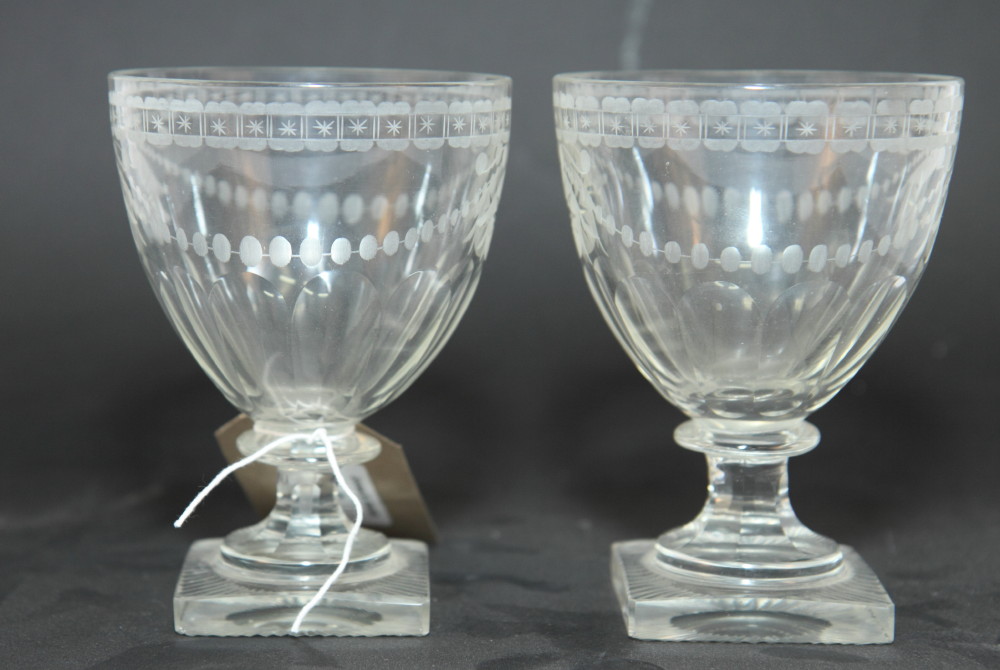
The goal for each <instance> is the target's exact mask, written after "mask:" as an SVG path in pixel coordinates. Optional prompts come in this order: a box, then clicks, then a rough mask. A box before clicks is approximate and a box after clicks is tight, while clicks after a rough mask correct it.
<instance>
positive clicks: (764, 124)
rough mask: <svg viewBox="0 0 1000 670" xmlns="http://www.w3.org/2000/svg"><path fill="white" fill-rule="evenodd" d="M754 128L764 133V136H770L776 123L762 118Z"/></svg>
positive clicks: (760, 133)
mask: <svg viewBox="0 0 1000 670" xmlns="http://www.w3.org/2000/svg"><path fill="white" fill-rule="evenodd" d="M753 129H754V130H755V131H757V134H758V135H763V136H764V137H770V136H771V132H772V131H773V130H774V124H773V123H771V122H770V121H765V120H764V119H761V120H760V121H758V122H757V125H755V126H754V127H753Z"/></svg>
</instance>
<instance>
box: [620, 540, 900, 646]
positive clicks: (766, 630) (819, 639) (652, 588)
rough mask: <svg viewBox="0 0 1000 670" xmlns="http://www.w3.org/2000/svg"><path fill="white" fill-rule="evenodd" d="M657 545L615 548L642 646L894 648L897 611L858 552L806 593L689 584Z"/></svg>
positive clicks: (704, 581)
mask: <svg viewBox="0 0 1000 670" xmlns="http://www.w3.org/2000/svg"><path fill="white" fill-rule="evenodd" d="M654 544H655V541H654V540H631V541H628V542H618V543H616V544H614V545H612V547H611V554H612V555H611V579H612V581H613V583H614V587H615V592H616V594H617V596H618V602H619V604H620V605H621V608H622V615H623V616H624V617H625V625H626V627H627V628H628V634H629V635H630V636H632V637H634V638H639V639H642V640H675V641H685V640H687V641H701V642H795V643H819V644H886V643H889V642H892V639H893V625H894V620H895V608H894V606H893V604H892V600H890V599H889V595H888V594H887V593H886V592H885V589H884V588H883V587H882V584H881V583H880V582H879V580H878V577H876V576H875V573H874V572H872V570H871V568H869V567H868V566H867V565H866V564H865V562H864V561H863V560H861V557H860V556H858V554H857V552H855V551H854V550H853V549H851V548H850V547H847V546H841V550H842V551H843V554H844V565H843V567H842V568H841V569H840V570H839V571H838V574H837V575H835V576H831V577H830V578H826V579H823V580H817V581H814V582H810V583H808V584H805V585H802V586H795V585H791V586H790V585H788V583H787V582H786V583H785V585H780V584H779V585H770V584H765V585H763V586H746V585H741V584H739V582H737V581H735V580H731V579H724V578H720V579H712V578H708V577H690V578H689V577H687V576H686V575H684V574H682V573H680V572H676V571H674V570H670V569H669V568H664V567H660V566H659V565H657V564H656V563H655V560H656V559H655V555H654V549H653V547H654Z"/></svg>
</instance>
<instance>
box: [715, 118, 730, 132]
mask: <svg viewBox="0 0 1000 670" xmlns="http://www.w3.org/2000/svg"><path fill="white" fill-rule="evenodd" d="M732 130H733V127H732V125H730V123H729V122H728V121H719V122H718V123H716V124H715V134H716V135H728V134H729V133H730V132H731V131H732Z"/></svg>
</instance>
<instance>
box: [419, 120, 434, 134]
mask: <svg viewBox="0 0 1000 670" xmlns="http://www.w3.org/2000/svg"><path fill="white" fill-rule="evenodd" d="M432 130H434V119H432V118H431V117H429V116H422V117H420V132H422V133H429V132H431V131H432Z"/></svg>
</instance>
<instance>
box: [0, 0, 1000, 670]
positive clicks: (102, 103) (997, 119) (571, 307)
mask: <svg viewBox="0 0 1000 670" xmlns="http://www.w3.org/2000/svg"><path fill="white" fill-rule="evenodd" d="M998 38H1000V3H997V2H995V1H994V0H984V1H982V2H972V1H952V2H940V1H933V2H932V1H929V0H893V1H883V2H872V1H871V0H868V1H865V2H859V1H856V0H849V1H846V0H838V1H837V2H822V3H821V2H811V1H806V0H798V1H791V0H789V1H781V2H778V1H768V2H763V1H761V2H744V1H737V0H701V1H699V2H665V1H654V2H642V1H638V2H610V1H605V2H601V1H598V0H573V1H571V0H559V1H538V0H536V1H530V0H509V1H507V2H492V3H484V2H404V1H403V0H399V1H377V2H376V1H369V2H364V3H361V2H358V3H340V2H316V1H312V2H283V3H277V2H274V3H256V2H232V1H226V2H194V1H191V0H182V1H176V0H175V1H170V2H167V1H164V2H85V3H84V2H34V3H30V4H29V3H20V4H16V5H15V4H11V3H7V4H4V5H3V6H2V7H0V203H2V205H3V209H2V216H3V225H2V227H0V230H2V233H0V239H2V246H0V249H2V260H0V268H2V275H0V277H2V281H0V286H2V289H3V293H2V296H3V298H2V300H3V301H2V310H3V311H2V315H3V316H2V320H0V328H2V330H0V333H2V345H3V346H2V347H0V356H2V362H0V375H2V382H0V393H2V405H0V407H2V410H0V412H2V414H0V416H2V424H0V429H2V430H0V436H2V440H3V446H2V454H3V461H2V467H0V658H2V659H3V660H2V661H0V664H2V665H3V666H4V667H9V668H142V667H165V668H222V667H239V668H256V667H260V668H285V667H287V668H293V667H294V668H311V667H340V668H361V667H372V668H395V667H421V668H422V667H435V668H473V667H475V668H481V669H484V670H487V669H494V668H609V669H610V668H656V667H660V668H671V667H680V668H733V667H740V668H742V667H747V668H750V667H776V668H800V667H827V666H839V665H845V666H852V667H855V666H861V667H863V666H865V665H869V666H872V667H898V668H915V667H926V668H941V667H947V668H980V667H983V668H985V667H1000V646H998V642H1000V623H998V609H1000V577H998V567H1000V565H998V558H997V557H998V556H1000V505H998V503H1000V493H998V487H997V486H996V481H997V471H998V465H1000V439H998V437H1000V435H998V433H1000V431H998V421H997V412H998V404H997V392H996V387H997V382H998V381H1000V354H998V342H1000V328H998V320H997V314H998V299H997V291H996V289H997V266H998V263H1000V232H998V231H1000V226H998V225H997V221H996V205H995V203H996V199H997V197H998V192H1000V188H998V177H1000V172H998V171H997V169H996V168H995V164H996V161H997V157H998V156H1000V130H998V129H1000V96H998V82H997V78H996V71H997V67H998V64H1000V47H998ZM217 64H267V65H351V66H395V67H399V66H407V67H425V68H445V69H462V70H474V71H487V72H498V73H503V74H508V75H511V76H513V78H514V98H515V105H514V117H513V118H514V121H513V123H514V127H513V136H512V142H511V150H510V163H509V169H508V174H507V182H506V187H505V190H504V194H503V199H502V203H501V206H500V211H499V214H498V221H497V226H496V235H495V238H494V243H493V247H492V250H491V253H490V258H489V262H488V263H487V266H486V271H485V274H484V276H483V280H482V284H481V286H480V289H479V292H478V294H477V296H476V299H475V300H474V301H473V304H472V306H471V308H470V309H469V311H468V313H467V315H466V317H465V319H464V321H463V323H462V325H461V326H460V327H459V329H458V331H457V332H456V333H455V336H454V337H453V339H452V341H451V342H450V344H449V345H448V346H447V347H446V348H445V350H444V352H443V353H442V354H441V356H440V357H439V359H438V360H437V361H436V362H435V363H434V364H433V365H432V366H431V368H430V369H428V371H427V372H426V373H425V374H424V375H423V377H422V378H421V379H420V380H419V381H418V382H417V383H416V384H415V385H414V386H413V387H412V388H411V389H410V390H409V391H408V392H407V393H406V394H405V395H404V396H403V397H402V398H401V399H400V400H398V401H397V402H396V403H394V404H393V405H391V406H390V407H387V408H386V409H385V410H383V411H381V412H380V413H378V414H377V415H375V416H374V417H372V419H371V420H370V424H371V425H372V426H374V427H375V428H377V429H379V430H381V431H383V432H385V433H387V434H388V435H390V436H392V437H395V438H397V439H398V440H400V441H402V442H403V443H404V445H405V446H406V448H407V451H408V453H409V456H410V459H411V463H412V466H413V469H414V471H415V473H416V475H417V477H418V479H419V481H420V482H421V484H422V487H423V489H424V493H425V495H426V497H427V499H428V500H429V502H430V505H431V508H432V509H433V511H434V513H435V516H436V519H437V522H438V524H439V527H440V530H441V533H442V541H441V542H440V543H439V544H438V545H437V546H436V547H435V548H434V549H433V550H432V553H431V561H432V568H431V577H432V592H433V597H434V603H433V622H432V628H431V635H430V636H429V637H427V638H421V639H301V640H294V639H238V640H233V639H212V638H201V639H194V638H184V637H180V636H176V635H174V634H173V632H172V621H171V595H172V590H173V585H174V580H175V579H176V575H177V571H178V569H179V567H180V562H181V560H182V557H183V555H184V553H185V551H186V549H187V547H188V545H189V544H190V542H191V541H193V540H194V539H196V538H199V537H205V536H211V535H220V534H223V533H225V532H228V531H229V530H232V529H233V528H235V527H237V526H238V525H244V524H246V523H249V522H250V521H251V520H252V517H251V514H250V512H249V509H248V507H247V505H246V503H245V501H244V500H243V499H242V497H241V494H240V493H239V491H238V489H237V488H236V487H235V486H234V485H232V484H230V485H227V486H225V487H223V488H222V489H220V490H219V492H218V493H216V494H215V495H214V497H213V498H212V499H211V500H210V501H209V502H208V503H207V504H206V505H205V506H204V508H203V509H202V510H201V511H200V512H199V514H198V516H197V517H196V518H195V519H194V520H193V521H192V522H191V523H190V524H189V525H188V526H186V527H185V528H184V529H183V530H182V531H174V530H172V529H171V528H170V521H171V519H172V518H173V517H174V516H175V515H176V514H177V513H178V512H179V510H180V509H182V508H183V505H184V504H185V503H186V501H187V500H188V499H189V498H190V497H191V496H192V495H193V494H194V493H195V492H196V491H197V489H198V488H199V486H201V485H202V484H203V483H204V482H205V481H206V480H207V479H208V478H209V477H210V476H211V475H212V474H213V473H214V472H215V471H216V470H217V469H218V468H219V467H221V465H222V461H221V457H220V456H219V454H218V452H217V450H216V449H215V446H214V443H213V441H212V438H211V432H212V430H213V429H214V428H215V427H216V426H218V425H219V424H221V423H223V422H224V421H226V420H227V419H228V418H230V416H231V415H232V413H233V411H232V409H231V408H230V407H229V406H227V404H226V403H225V401H224V400H223V399H222V397H221V396H220V395H219V394H218V393H217V392H216V390H215V389H214V388H213V387H212V386H211V385H210V383H209V382H208V380H207V378H205V376H204V375H203V374H202V373H201V372H200V370H199V369H198V368H197V366H196V365H195V363H194V361H193V360H192V359H191V358H190V356H189V355H188V354H187V352H186V351H185V350H184V348H183V347H182V345H181V343H180V342H179V341H178V340H177V338H176V337H175V336H174V334H173V333H172V331H171V329H170V328H169V326H168V324H167V322H166V320H165V318H164V317H163V316H162V315H161V313H160V310H159V307H158V306H157V304H156V301H155V300H154V298H153V295H152V292H151V291H150V290H149V288H148V285H147V283H146V280H145V277H144V276H143V274H142V272H141V269H140V266H139V263H138V261H137V258H136V255H135V252H134V249H133V246H132V240H131V236H130V233H129V231H128V226H127V224H126V220H125V214H124V209H123V206H122V201H121V195H120V193H119V190H118V183H117V176H116V174H115V171H114V164H113V155H112V150H111V141H110V136H109V131H108V128H107V126H108V124H107V111H106V104H107V98H106V83H105V74H106V73H107V72H108V71H109V70H112V69H117V68H124V67H140V66H161V65H217ZM634 65H640V66H643V67H672V68H712V67H754V68H766V67H785V68H844V69H878V70H903V71H919V72H925V71H926V72H938V73H946V74H956V75H961V76H963V77H965V78H966V82H967V96H966V111H965V117H964V120H963V127H962V139H961V142H960V149H959V154H958V163H957V165H956V169H955V175H954V179H953V182H952V188H951V195H950V197H949V202H948V206H947V209H946V211H945V215H944V221H943V224H942V228H941V234H940V236H939V239H938V243H937V246H936V249H935V252H934V257H933V259H932V262H931V264H930V267H929V269H928V271H927V273H926V275H925V278H924V281H923V284H922V286H921V288H920V290H919V291H918V292H917V294H916V297H915V298H914V299H913V301H912V302H911V304H910V306H909V307H908V309H907V311H906V312H905V313H904V315H903V317H902V319H901V321H900V322H899V323H898V325H897V326H896V328H895V330H894V332H893V333H892V334H891V335H890V337H889V339H888V340H887V341H886V342H885V344H884V345H883V346H882V348H881V349H880V351H879V352H878V353H877V354H876V355H875V357H874V358H873V359H872V360H871V361H870V362H869V364H868V365H867V366H866V367H865V368H864V369H863V370H862V371H861V372H860V374H859V375H858V377H857V378H856V379H855V381H853V382H852V383H851V384H850V385H849V386H848V387H847V388H846V389H845V390H844V392H843V393H841V394H840V395H839V396H838V397H837V398H835V399H834V400H833V401H832V402H831V403H830V404H829V405H828V406H827V407H826V408H824V409H823V410H821V411H820V412H818V413H817V414H816V415H815V417H814V422H815V423H816V424H817V425H818V426H819V428H820V429H821V431H822V432H823V435H824V439H823V442H822V444H821V446H820V448H819V449H817V450H816V451H815V452H813V453H811V454H809V455H808V456H804V457H802V458H799V459H796V460H795V461H794V462H793V464H792V492H793V499H794V501H795V503H796V506H797V509H798V511H799V513H800V516H801V517H802V518H803V519H804V520H805V521H806V522H807V523H809V524H810V525H812V526H813V527H814V528H815V529H816V530H819V531H820V532H823V533H825V534H828V535H831V536H833V537H836V538H837V539H839V540H841V541H843V542H846V543H849V544H852V545H854V546H855V547H856V548H857V549H859V550H860V551H861V553H862V555H863V556H865V558H867V559H868V561H869V562H870V564H871V565H872V566H873V567H874V568H875V570H876V572H877V573H878V574H879V575H880V576H881V577H882V579H883V581H884V583H885V585H886V587H887V588H888V590H889V591H890V593H891V594H892V596H893V598H894V599H895V602H896V603H897V608H898V617H897V642H896V643H895V644H894V645H893V646H890V647H808V646H762V645H757V646H752V645H705V644H657V643H643V642H637V641H634V640H630V639H628V638H627V637H626V635H625V631H624V627H623V625H622V623H621V621H620V617H619V615H618V613H617V611H616V605H615V602H614V598H613V595H612V592H611V589H610V585H609V581H608V577H607V559H608V545H609V543H610V542H612V541H614V540H618V539H625V538H629V537H643V536H645V537H651V536H653V535H655V534H657V533H659V532H661V531H663V530H665V529H666V528H668V527H670V526H672V525H676V524H679V523H681V522H684V521H686V520H687V519H688V518H690V517H691V516H692V515H693V514H694V513H695V512H696V511H697V509H698V507H699V506H700V504H701V502H702V498H703V491H704V485H705V472H704V466H703V462H702V461H701V459H700V458H698V457H697V456H695V455H694V454H690V453H688V452H686V451H684V450H682V449H679V448H677V447H676V446H674V445H673V444H672V441H671V438H670V434H671V431H672V429H673V427H674V426H675V425H676V424H677V423H679V421H680V420H681V417H680V415H679V413H678V412H676V411H675V410H674V409H672V408H671V407H670V406H669V405H668V404H667V403H666V402H664V401H663V400H662V399H661V398H660V397H659V396H658V395H657V394H656V393H655V392H654V391H653V389H652V388H651V387H650V386H648V385H647V384H646V382H645V381H644V380H642V379H641V377H640V375H639V374H638V372H636V371H635V370H634V369H633V368H632V367H631V365H630V363H629V362H628V360H627V359H626V357H625V355H624V353H622V351H621V350H620V349H619V347H618V345H617V344H616V343H615V342H614V340H613V339H612V337H611V335H610V333H609V331H608V330H607V328H606V327H605V325H604V324H603V322H602V321H601V318H600V316H599V314H598V312H597V309H596V308H595V307H594V306H593V304H592V302H591V299H590V296H589V295H588V294H587V292H586V288H585V286H584V282H583V279H582V277H581V273H580V270H579V268H578V264H577V260H576V257H575V253H574V248H573V243H572V240H571V237H570V231H569V225H568V220H567V218H568V217H567V215H566V210H565V206H564V204H563V200H562V193H561V190H560V188H561V187H560V179H559V175H558V165H557V163H556V153H555V141H554V134H553V131H552V123H551V112H550V101H551V97H550V80H551V77H552V75H553V74H555V73H557V72H560V71H568V70H583V69H596V68H619V67H622V66H634Z"/></svg>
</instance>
